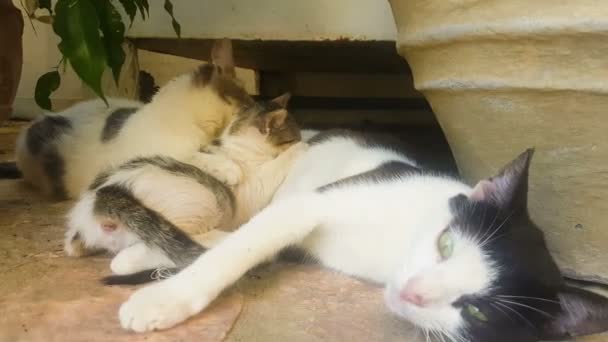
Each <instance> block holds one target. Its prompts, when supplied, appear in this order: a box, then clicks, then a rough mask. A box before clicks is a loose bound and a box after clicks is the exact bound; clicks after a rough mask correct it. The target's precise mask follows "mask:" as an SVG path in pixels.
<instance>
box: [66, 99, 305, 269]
mask: <svg viewBox="0 0 608 342" xmlns="http://www.w3.org/2000/svg"><path fill="white" fill-rule="evenodd" d="M288 98H289V95H288V94H286V95H283V96H281V97H278V98H276V99H274V100H272V101H268V102H262V103H259V104H255V105H253V106H251V107H248V108H245V109H243V112H242V113H240V114H239V115H238V118H236V119H234V120H233V121H232V122H231V123H230V124H229V125H228V126H227V127H226V128H225V130H224V132H223V133H222V135H221V136H220V138H219V139H217V140H216V141H214V142H213V143H212V144H211V145H210V146H208V147H207V148H206V149H205V151H204V152H202V153H197V154H196V155H195V156H194V157H193V158H188V159H184V160H177V159H174V158H170V157H164V156H156V157H144V158H137V159H135V160H131V161H129V162H127V163H125V164H123V165H121V166H119V167H117V168H115V169H112V170H109V171H107V172H104V173H103V174H101V175H100V176H99V177H97V179H96V180H95V181H94V182H93V184H92V186H91V189H90V190H89V191H87V192H85V193H84V194H83V195H82V197H81V198H80V200H79V201H78V203H77V204H76V205H75V206H74V208H73V209H72V210H71V212H70V214H69V215H68V217H69V219H68V227H69V229H68V231H67V233H66V241H65V251H66V252H67V254H68V255H73V256H79V255H83V254H86V252H87V251H88V250H97V249H105V250H108V251H110V252H113V253H118V252H120V253H119V254H118V255H117V256H116V260H117V262H113V263H112V266H111V267H112V270H113V271H114V272H115V273H119V274H120V273H131V272H134V271H139V270H140V269H133V268H132V267H130V266H129V265H131V264H136V262H135V261H134V262H131V261H130V260H132V259H133V258H135V259H137V253H138V251H140V250H141V248H142V247H141V246H134V245H137V244H139V243H141V244H144V245H146V246H149V247H150V248H153V249H155V250H156V252H157V256H155V257H153V258H149V257H148V258H146V259H145V260H143V261H147V260H152V262H157V261H158V260H162V261H163V263H164V264H166V265H167V266H179V267H184V266H186V265H188V264H190V263H191V262H192V261H193V260H194V259H195V258H196V257H198V256H199V255H200V254H201V253H202V252H203V251H204V250H205V249H204V248H203V247H202V246H201V245H199V244H198V243H196V241H195V240H196V236H197V235H201V234H204V233H207V232H209V231H211V230H213V229H222V230H232V229H234V228H238V227H239V226H240V225H241V224H243V223H244V222H246V221H247V220H248V219H249V218H251V217H252V216H253V215H254V214H256V213H257V212H258V211H259V210H261V209H262V208H263V207H264V206H266V205H267V204H268V203H269V202H270V200H271V199H272V196H273V195H274V193H275V191H276V189H277V188H278V187H279V185H280V184H281V182H282V181H283V180H284V178H285V176H286V175H287V172H288V171H289V169H290V168H291V164H292V162H293V161H294V160H295V158H296V157H297V156H298V155H299V154H300V152H302V151H303V148H304V147H305V145H303V144H296V143H298V142H299V141H300V130H299V128H298V126H297V125H296V124H295V121H294V120H293V118H292V117H291V116H289V114H288V112H287V110H286V106H287V101H288ZM294 144H296V145H295V146H294ZM121 260H122V261H121ZM123 261H124V262H123ZM152 266H154V263H153V264H152Z"/></svg>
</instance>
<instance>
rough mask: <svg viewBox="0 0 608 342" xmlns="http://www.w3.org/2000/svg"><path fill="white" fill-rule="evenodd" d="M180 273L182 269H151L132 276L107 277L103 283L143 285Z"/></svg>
mask: <svg viewBox="0 0 608 342" xmlns="http://www.w3.org/2000/svg"><path fill="white" fill-rule="evenodd" d="M179 271H180V269H179V268H177V267H171V268H161V269H150V270H143V271H140V272H135V273H131V274H122V275H111V276H107V277H104V278H102V279H101V282H102V283H104V284H105V285H141V284H145V283H149V282H151V281H155V280H161V279H165V278H169V277H171V276H173V275H175V274H177V272H179ZM161 275H162V277H161Z"/></svg>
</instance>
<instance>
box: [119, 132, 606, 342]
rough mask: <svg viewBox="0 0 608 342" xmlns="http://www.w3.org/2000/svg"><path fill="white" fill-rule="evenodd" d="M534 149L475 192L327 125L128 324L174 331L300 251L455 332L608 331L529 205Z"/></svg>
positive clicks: (465, 335)
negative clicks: (255, 202) (266, 200)
mask: <svg viewBox="0 0 608 342" xmlns="http://www.w3.org/2000/svg"><path fill="white" fill-rule="evenodd" d="M532 153H533V151H532V150H528V151H526V152H524V153H523V154H521V155H520V156H519V157H517V158H516V159H515V160H513V161H512V162H510V163H509V164H508V165H507V166H506V167H504V168H503V169H502V170H501V171H500V172H499V173H498V174H497V175H496V176H494V177H492V178H489V179H486V180H482V181H480V182H479V183H478V184H477V185H476V186H475V187H473V188H471V187H469V186H467V185H466V184H464V183H462V182H461V181H459V180H456V179H452V178H447V177H443V176H441V175H437V174H433V173H431V172H428V171H426V170H424V169H421V168H420V167H419V166H417V164H416V163H415V162H414V161H412V160H411V159H410V158H409V157H408V156H407V155H405V154H402V153H400V152H399V151H397V150H394V149H393V148H391V147H390V146H384V145H382V144H378V143H377V142H376V141H375V140H373V139H371V138H369V137H368V136H363V135H357V134H353V133H350V132H337V133H336V132H333V133H332V132H324V133H321V134H319V135H317V136H316V137H313V139H312V140H311V142H310V147H309V149H308V150H307V152H305V153H304V154H303V155H302V156H301V157H300V158H299V159H298V160H297V161H296V163H295V164H294V167H293V168H292V170H291V172H290V174H289V176H288V178H287V179H286V180H285V182H284V183H283V185H282V186H281V188H280V189H279V191H278V192H277V194H276V196H275V198H274V199H273V202H272V203H271V204H270V205H269V206H268V207H266V208H265V209H264V210H262V211H261V212H260V213H259V214H258V215H256V216H254V217H253V218H252V219H251V220H250V221H249V222H248V223H246V224H245V225H243V226H241V228H239V230H237V231H236V232H234V233H231V234H230V235H229V236H228V237H226V238H225V239H224V240H223V241H221V242H220V243H219V244H218V245H217V246H216V247H214V248H212V249H210V250H208V251H207V252H205V253H204V254H203V255H202V256H200V257H199V258H198V259H197V260H196V261H195V262H194V263H192V264H191V265H190V266H188V267H187V268H185V269H183V270H182V271H181V272H179V273H178V274H176V275H175V276H173V277H171V278H169V279H166V280H163V281H160V282H158V283H155V284H152V285H150V286H147V287H145V288H142V289H140V290H138V291H136V292H135V293H134V294H133V295H132V296H131V297H130V298H129V299H128V300H127V301H126V302H125V303H123V304H122V306H121V307H120V310H119V318H120V322H121V324H122V326H123V327H124V328H125V329H130V330H134V331H138V332H144V331H150V330H156V329H166V328H169V327H172V326H174V325H175V324H177V323H179V322H182V321H183V320H185V319H186V318H188V317H190V316H192V315H194V314H196V313H198V312H200V311H201V310H203V309H205V308H206V307H207V306H208V305H209V304H210V303H211V302H212V301H213V300H214V299H215V298H216V297H217V296H218V295H219V294H220V293H221V292H222V291H223V290H224V289H225V288H226V287H228V286H230V285H231V284H233V283H234V282H235V281H236V280H237V279H239V278H240V277H241V276H242V275H243V274H245V273H246V272H247V271H248V270H250V269H251V268H252V267H254V266H256V265H257V264H259V263H260V262H262V261H264V260H267V259H269V258H272V257H273V256H274V255H276V254H277V253H279V252H280V251H281V250H282V249H284V248H286V247H288V246H297V247H299V248H301V249H303V250H304V251H306V252H307V253H309V254H310V255H311V256H312V257H314V258H315V259H316V260H318V261H319V262H320V263H321V264H322V265H324V266H326V267H329V268H331V269H334V270H338V271H341V272H343V273H346V274H349V275H352V276H356V277H359V278H363V279H367V280H369V281H372V282H376V283H379V284H383V285H384V286H385V301H386V305H387V306H388V308H389V309H390V310H391V311H392V312H394V313H395V314H396V315H398V316H400V317H402V318H404V319H406V320H408V321H410V322H412V323H414V324H415V325H416V326H418V327H420V328H422V329H424V330H425V331H427V332H433V333H435V334H440V335H441V336H443V338H444V339H445V340H450V341H457V342H459V341H474V342H478V341H479V342H487V341H493V342H514V341H518V342H528V341H530V342H532V341H538V340H559V339H565V338H569V337H571V336H579V335H586V334H592V333H598V332H601V331H605V330H607V329H608V300H607V299H606V298H604V297H602V296H599V295H597V294H594V293H592V292H589V291H585V290H581V289H576V288H572V287H568V286H567V285H566V284H565V283H564V280H563V279H562V277H561V274H560V271H559V270H558V268H557V266H556V265H555V263H554V261H553V259H552V257H551V256H550V254H549V252H548V251H547V248H546V245H545V242H544V238H543V234H542V232H541V231H540V230H539V229H538V227H536V226H535V224H534V223H533V222H532V221H531V220H530V217H529V215H528V211H527V192H528V168H529V164H530V159H531V157H532Z"/></svg>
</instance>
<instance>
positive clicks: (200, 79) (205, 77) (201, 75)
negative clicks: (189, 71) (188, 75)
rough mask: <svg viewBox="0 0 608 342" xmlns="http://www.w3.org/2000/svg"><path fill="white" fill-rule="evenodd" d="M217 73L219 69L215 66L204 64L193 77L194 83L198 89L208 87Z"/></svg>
mask: <svg viewBox="0 0 608 342" xmlns="http://www.w3.org/2000/svg"><path fill="white" fill-rule="evenodd" d="M216 72H217V68H216V66H215V65H214V64H211V63H208V64H203V65H201V66H199V67H198V69H196V71H195V72H194V75H193V77H192V82H193V84H194V85H195V86H197V87H201V88H202V87H206V86H208V85H209V84H210V83H211V80H212V79H213V74H215V73H216Z"/></svg>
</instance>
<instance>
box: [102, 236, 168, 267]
mask: <svg viewBox="0 0 608 342" xmlns="http://www.w3.org/2000/svg"><path fill="white" fill-rule="evenodd" d="M160 267H175V263H174V262H173V261H171V259H169V258H168V257H167V256H166V255H165V253H163V252H162V251H161V250H159V249H157V248H151V247H148V246H147V245H146V244H145V243H143V242H139V243H136V244H134V245H132V246H130V247H127V248H125V249H123V250H122V251H120V252H119V253H118V254H116V256H115V257H114V258H113V259H112V262H111V263H110V269H111V270H112V273H114V274H119V275H121V274H131V273H135V272H139V271H143V270H148V269H151V268H160Z"/></svg>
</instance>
